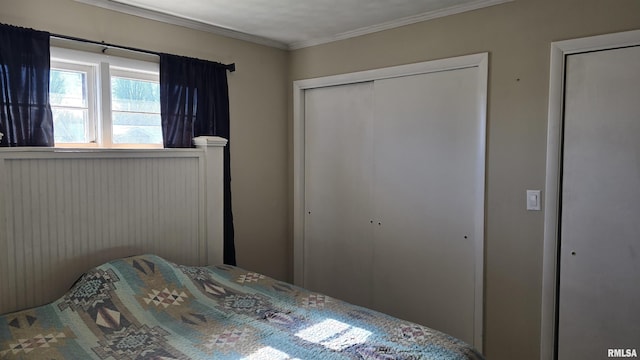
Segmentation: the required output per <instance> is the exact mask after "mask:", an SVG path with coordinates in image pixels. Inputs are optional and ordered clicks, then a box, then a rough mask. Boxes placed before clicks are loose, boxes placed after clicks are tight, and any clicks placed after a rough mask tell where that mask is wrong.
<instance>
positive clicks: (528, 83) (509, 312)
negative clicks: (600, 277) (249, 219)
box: [289, 0, 640, 360]
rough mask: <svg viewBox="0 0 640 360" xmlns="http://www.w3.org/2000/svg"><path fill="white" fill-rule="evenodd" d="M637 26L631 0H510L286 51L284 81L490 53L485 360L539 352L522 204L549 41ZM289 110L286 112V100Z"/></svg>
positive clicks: (537, 183) (532, 254)
mask: <svg viewBox="0 0 640 360" xmlns="http://www.w3.org/2000/svg"><path fill="white" fill-rule="evenodd" d="M638 28H640V1H637V0H615V1H609V0H516V1H514V2H511V3H507V4H503V5H497V6H494V7H491V8H486V9H482V10H477V11H472V12H468V13H463V14H459V15H455V16H450V17H446V18H441V19H436V20H431V21H427V22H422V23H418V24H414V25H410V26H405V27H402V28H397V29H393V30H387V31H384V32H380V33H375V34H370V35H366V36H361V37H358V38H354V39H349V40H344V41H339V42H335V43H331V44H325V45H320V46H315V47H311V48H305V49H300V50H296V51H293V52H292V56H291V73H290V76H291V79H292V80H297V79H306V78H313V77H319V76H325V75H332V74H340V73H348V72H353V71H359V70H367V69H373V68H379V67H386V66H392V65H400V64H406V63H413V62H420V61H426V60H432V59H439V58H447V57H453V56H459V55H465V54H472V53H478V52H489V54H490V60H489V61H490V66H489V113H488V124H487V125H488V127H487V129H488V141H487V144H488V149H487V151H488V153H487V195H486V196H487V202H486V225H487V226H486V249H485V260H486V268H485V269H486V270H485V277H486V280H485V353H486V355H487V356H488V358H489V359H491V360H512V359H520V360H527V359H539V356H540V355H539V353H540V351H539V346H540V345H539V343H540V316H541V315H540V307H541V302H540V297H541V284H542V281H541V276H542V245H543V215H544V214H543V212H527V211H526V210H525V190H526V189H542V190H544V182H545V156H546V124H547V101H548V83H549V56H550V53H549V49H550V43H551V42H553V41H557V40H564V39H571V38H577V37H584V36H590V35H596V34H602V33H609V32H618V31H624V30H632V29H638ZM289 112H290V113H289V116H290V119H291V106H289ZM290 124H291V122H290ZM289 131H290V132H291V125H290V127H289ZM290 138H291V136H290ZM425 286H426V285H425Z"/></svg>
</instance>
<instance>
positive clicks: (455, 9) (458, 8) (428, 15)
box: [289, 0, 515, 50]
mask: <svg viewBox="0 0 640 360" xmlns="http://www.w3.org/2000/svg"><path fill="white" fill-rule="evenodd" d="M512 1H515V0H477V1H474V2H471V3H467V4H462V5H455V6H451V7H448V8H445V9H441V10H434V11H427V12H424V13H421V14H417V15H411V16H407V17H404V18H400V19H397V20H393V21H388V22H384V23H381V24H377V25H373V26H366V27H363V28H359V29H356V30H352V31H346V32H343V33H340V34H337V35H335V36H330V37H325V38H319V39H312V40H308V41H299V42H294V43H290V44H289V50H297V49H302V48H306V47H311V46H315V45H322V44H327V43H330V42H334V41H338V40H345V39H349V38H353V37H357V36H362V35H367V34H372V33H375V32H379V31H383V30H389V29H394V28H398V27H401V26H405V25H411V24H415V23H418V22H422V21H426V20H432V19H437V18H441V17H445V16H449V15H455V14H460V13H463V12H467V11H472V10H478V9H482V8H485V7H489V6H494V5H500V4H504V3H507V2H512Z"/></svg>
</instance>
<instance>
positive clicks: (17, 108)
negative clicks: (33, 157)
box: [0, 24, 54, 146]
mask: <svg viewBox="0 0 640 360" xmlns="http://www.w3.org/2000/svg"><path fill="white" fill-rule="evenodd" d="M49 66H50V59H49V33H47V32H43V31H35V30H31V29H24V28H20V27H16V26H11V25H4V24H0V133H2V134H3V136H2V139H1V140H0V146H53V145H54V140H53V116H52V114H51V107H50V105H49Z"/></svg>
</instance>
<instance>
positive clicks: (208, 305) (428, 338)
mask: <svg viewBox="0 0 640 360" xmlns="http://www.w3.org/2000/svg"><path fill="white" fill-rule="evenodd" d="M0 358H1V359H115V360H120V359H140V360H143V359H223V360H224V359H282V360H284V359H434V360H439V359H449V360H454V359H459V360H462V359H483V357H482V356H481V355H480V354H479V353H478V352H477V351H476V350H474V349H473V348H472V347H471V346H469V345H467V344H465V343H464V342H462V341H460V340H458V339H455V338H453V337H451V336H448V335H446V334H443V333H441V332H438V331H436V330H433V329H430V328H428V327H425V326H421V325H418V324H414V323H411V322H407V321H403V320H400V319H397V318H393V317H391V316H388V315H385V314H382V313H379V312H376V311H373V310H370V309H366V308H362V307H358V306H355V305H352V304H348V303H346V302H343V301H340V300H338V299H334V298H331V297H329V296H326V295H323V294H320V293H316V292H311V291H307V290H305V289H302V288H300V287H296V286H294V285H291V284H288V283H285V282H281V281H277V280H275V279H272V278H270V277H267V276H265V275H262V274H259V273H255V272H251V271H247V270H244V269H242V268H238V267H234V266H227V265H222V266H211V267H190V266H183V265H178V264H174V263H171V262H169V261H167V260H164V259H162V258H160V257H158V256H155V255H142V256H134V257H129V258H123V259H118V260H114V261H111V262H108V263H105V264H103V265H101V266H98V267H96V268H94V269H92V270H90V271H88V272H86V273H85V274H84V275H83V276H82V277H81V278H80V279H79V280H78V281H77V282H76V284H74V286H73V287H72V288H71V289H70V290H69V291H68V292H67V293H66V294H65V295H64V296H62V297H61V298H60V299H59V300H57V301H54V302H52V303H50V304H47V305H44V306H40V307H37V308H32V309H28V310H23V311H20V312H15V313H10V314H6V315H3V316H0Z"/></svg>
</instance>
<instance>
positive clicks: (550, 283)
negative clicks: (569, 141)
mask: <svg viewBox="0 0 640 360" xmlns="http://www.w3.org/2000/svg"><path fill="white" fill-rule="evenodd" d="M638 45H640V30H634V31H626V32H621V33H614V34H606V35H599V36H592V37H586V38H580V39H573V40H564V41H558V42H553V43H551V64H550V71H549V73H550V74H549V76H550V78H549V113H548V121H547V165H546V181H545V189H546V191H545V199H544V202H545V206H544V247H543V260H542V302H541V303H542V314H541V324H540V328H541V334H540V359H541V360H553V359H555V356H556V341H557V339H556V337H557V334H556V322H557V321H556V318H557V302H558V293H557V286H558V285H559V284H558V275H559V273H558V261H559V258H558V247H559V245H560V244H559V239H558V231H559V216H560V212H559V210H560V195H561V194H560V185H561V168H562V140H563V139H562V129H563V115H564V79H565V60H566V57H567V56H568V55H571V54H578V53H584V52H590V51H599V50H608V49H614V48H619V47H625V46H638Z"/></svg>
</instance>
